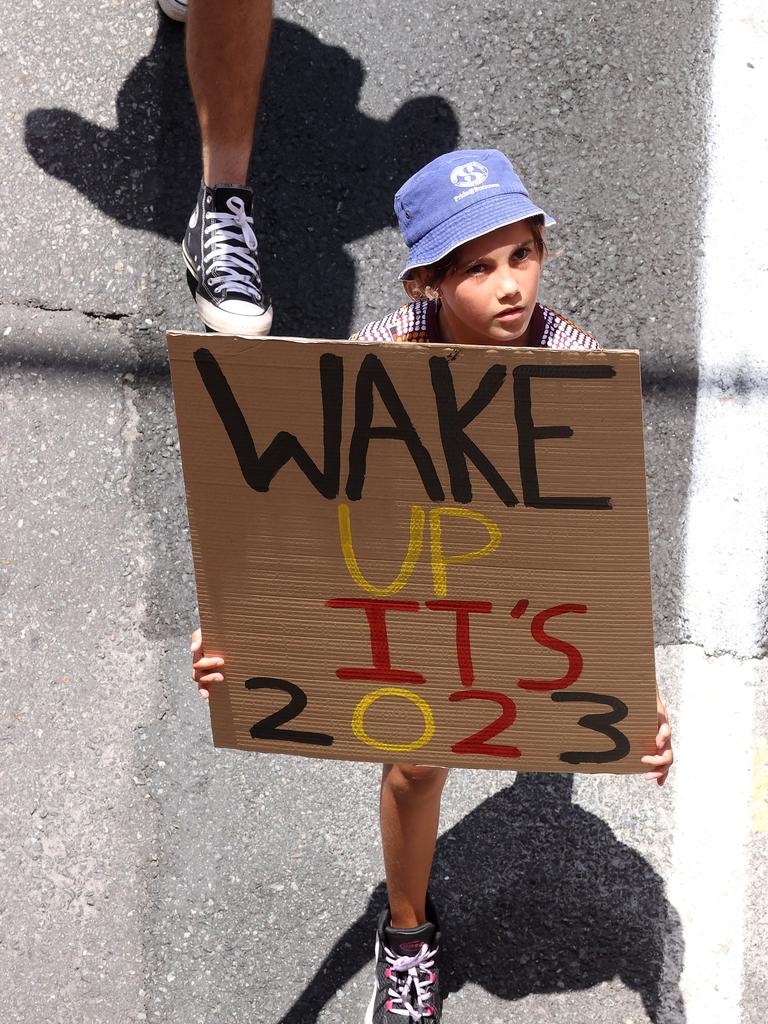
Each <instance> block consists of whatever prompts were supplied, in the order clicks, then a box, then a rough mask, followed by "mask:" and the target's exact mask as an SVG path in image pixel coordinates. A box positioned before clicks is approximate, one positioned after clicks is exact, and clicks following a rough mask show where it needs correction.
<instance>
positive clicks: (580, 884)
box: [279, 774, 685, 1024]
mask: <svg viewBox="0 0 768 1024" xmlns="http://www.w3.org/2000/svg"><path fill="white" fill-rule="evenodd" d="M449 786H450V780H449ZM572 787H573V778H572V776H569V775H539V774H520V775H518V776H517V780H516V782H515V783H514V785H512V786H509V787H508V788H506V789H503V790H501V791H500V792H499V793H496V794H495V795H494V796H492V797H489V798H488V799H487V800H485V801H484V802H483V803H482V804H480V806H479V807H477V808H475V810H473V811H472V812H471V813H470V814H468V815H467V816H466V817H465V818H464V819H463V820H462V821H461V822H459V824H458V825H456V826H455V827H454V828H452V829H450V831H448V832H446V833H445V834H444V835H442V836H441V837H440V839H439V840H438V844H437V853H436V857H435V865H434V869H433V874H432V877H433V879H434V884H433V886H432V892H433V894H434V897H435V902H436V904H437V906H438V908H441V910H442V915H443V918H444V920H443V926H444V932H445V947H446V948H445V955H446V963H445V972H444V978H445V989H446V994H447V995H450V993H451V992H457V991H459V990H460V989H461V988H462V987H463V986H464V985H465V984H466V983H467V982H471V983H472V984H474V985H479V986H481V987H482V988H484V989H486V991H488V992H490V993H492V994H493V995H494V996H497V997H498V998H500V999H508V1000H516V999H522V998H524V997H525V996H528V995H531V994H540V993H548V992H549V993H553V992H564V991H567V990H570V991H576V990H581V989H588V988H591V987H593V986H594V985H598V984H599V983H600V982H604V981H608V980H610V979H612V978H616V977H618V978H620V979H621V980H622V982H623V983H624V984H625V985H627V986H628V987H629V988H631V989H633V990H635V991H636V992H637V993H638V994H639V995H640V997H641V999H642V1001H643V1005H644V1007H645V1009H646V1012H647V1014H648V1017H649V1019H650V1020H651V1021H653V1022H654V1024H684V1021H685V1011H684V1007H683V1001H682V996H681V994H680V989H679V978H680V972H681V969H682V959H683V938H682V931H681V925H680V920H679V918H678V916H677V913H676V911H675V909H674V907H672V906H671V904H669V903H668V902H667V900H666V898H665V895H664V885H663V882H662V879H661V878H660V877H659V876H658V875H657V874H656V872H655V871H654V870H653V869H652V868H651V867H650V865H649V864H648V862H647V861H645V860H644V859H643V858H642V857H641V856H640V855H639V854H638V853H636V852H635V851H634V850H632V849H630V847H628V846H625V845H624V844H623V843H620V842H619V841H618V840H617V839H616V838H615V836H614V835H613V833H612V832H611V830H610V829H609V828H608V826H607V825H606V824H605V823H604V822H603V821H601V820H600V819H599V818H597V817H596V816H595V815H594V814H590V813H589V812H588V811H585V810H583V809H582V808H581V807H579V806H578V805H576V804H574V803H572V801H571V793H572ZM385 898H386V897H385V888H384V884H383V883H381V884H379V886H377V888H376V890H375V891H374V893H373V895H372V897H371V900H370V902H369V904H368V906H367V908H366V909H365V911H364V912H363V913H362V914H361V915H360V917H359V918H358V919H357V920H356V921H355V922H354V923H353V924H352V925H350V927H349V928H348V930H347V931H346V932H345V933H344V934H343V935H342V936H340V938H339V939H338V940H337V941H336V943H335V944H334V946H333V949H331V951H330V952H329V953H328V955H327V956H326V958H325V960H324V961H323V963H322V964H321V965H320V967H319V968H318V970H317V973H316V974H315V977H314V978H313V979H312V980H311V981H310V982H309V984H308V985H307V987H306V988H305V989H304V991H303V992H302V994H301V996H300V997H299V998H298V999H297V1000H296V1002H295V1003H294V1005H293V1006H292V1007H291V1008H290V1010H289V1011H288V1012H287V1013H286V1014H285V1015H284V1016H283V1017H282V1018H281V1020H280V1022H279V1024H310V1022H314V1021H316V1020H317V1018H318V1015H319V1013H320V1011H321V1010H322V1008H323V1007H324V1006H325V1005H326V1003H328V1002H329V1000H330V999H332V998H333V996H334V995H335V994H336V992H337V991H338V990H339V989H340V988H341V987H343V986H344V985H345V984H346V983H347V982H348V981H349V980H350V978H351V977H352V976H353V975H354V974H355V973H356V972H357V971H359V970H360V969H361V968H362V967H364V966H365V964H366V963H367V962H368V961H369V960H370V959H371V956H372V952H373V936H374V931H375V921H376V915H377V914H378V912H379V910H380V909H381V908H382V907H383V906H384V901H385Z"/></svg>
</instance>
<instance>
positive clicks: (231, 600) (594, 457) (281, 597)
mask: <svg viewBox="0 0 768 1024" xmlns="http://www.w3.org/2000/svg"><path fill="white" fill-rule="evenodd" d="M168 345H169V350H170V359H171V370H172V377H173V390H174V395H175V400H176V413H177V418H178V424H179V437H180V441H181V454H182V462H183V467H184V478H185V483H186V493H187V503H188V508H189V524H190V535H191V540H192V551H193V555H194V561H195V572H196V577H197V588H198V598H199V606H200V619H201V624H202V630H203V640H204V645H205V650H206V653H209V654H213V653H215V654H220V655H222V656H223V657H224V658H225V659H226V666H225V679H226V681H225V683H223V684H218V685H215V684H214V685H213V686H211V702H210V707H211V722H212V728H213V738H214V743H215V744H216V745H217V746H222V747H235V748H237V749H240V750H263V751H270V752H272V753H287V754H302V755H306V756H309V757H329V758H339V759H347V760H353V761H384V762H389V761H407V762H413V763H421V764H435V765H445V766H453V765H463V766H472V767H477V768H496V769H514V770H524V771H525V770H529V771H581V772H596V771H609V772H622V773H625V772H640V771H644V770H645V769H644V767H643V765H641V763H640V758H641V756H642V755H643V754H647V753H653V752H654V744H653V740H654V736H655V733H656V705H655V675H654V656H653V634H652V622H651V591H650V567H649V555H648V531H647V511H646V492H645V468H644V457H643V431H642V411H641V394H640V373H639V357H638V354H637V352H629V351H621V352H618V351H603V352H581V351H574V352H568V351H560V352H558V351H553V350H546V349H521V348H517V349H516V348H487V347H480V346H458V347H449V346H443V345H416V344H375V345H372V344H367V343H363V342H335V341H306V340H302V339H278V338H269V339H263V340H256V341H254V340H242V339H236V338H227V337H220V336H216V335H207V336H206V335H184V334H175V333H172V334H169V336H168Z"/></svg>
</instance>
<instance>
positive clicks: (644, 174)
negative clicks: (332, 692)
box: [0, 0, 768, 1024]
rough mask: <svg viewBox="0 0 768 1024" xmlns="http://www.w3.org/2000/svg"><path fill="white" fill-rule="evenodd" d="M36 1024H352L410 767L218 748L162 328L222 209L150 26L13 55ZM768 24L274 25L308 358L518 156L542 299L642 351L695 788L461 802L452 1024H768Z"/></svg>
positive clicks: (53, 34)
mask: <svg viewBox="0 0 768 1024" xmlns="http://www.w3.org/2000/svg"><path fill="white" fill-rule="evenodd" d="M0 54H1V56H2V63H1V64H0V68H1V69H2V70H1V71H0V74H1V75H2V93H3V97H4V104H3V108H4V118H3V121H2V124H0V140H1V141H0V145H1V146H2V157H3V172H4V173H3V180H4V187H3V192H2V197H1V199H0V203H1V208H2V232H0V246H2V258H1V259H0V344H1V346H2V347H1V348H0V523H1V525H2V532H1V533H0V599H1V601H0V636H1V637H2V652H3V660H4V663H5V667H4V670H3V672H2V707H3V715H2V724H1V727H0V729H1V731H0V738H1V740H2V742H1V743H0V763H1V764H2V779H3V800H2V804H1V805H0V814H1V815H2V834H1V837H0V858H1V863H2V887H3V895H2V899H0V944H1V945H0V954H1V955H0V991H2V993H3V1003H4V1005H3V1009H2V1012H1V1013H0V1016H1V1017H2V1019H3V1020H4V1021H7V1022H8V1024H70V1022H75V1021H76V1022H78V1024H128V1022H134V1021H136V1022H138V1021H150V1022H158V1024H211V1022H217V1024H220V1022H227V1024H240V1022H245V1021H254V1022H257V1024H300V1022H309V1021H317V1022H320V1024H330V1022H331V1021H333V1022H334V1024H347V1022H349V1024H352V1022H360V1021H361V1020H362V1014H363V1010H364V1007H365V1004H366V1002H367V998H368V993H369V973H370V962H369V958H370V955H371V952H372V945H373V931H372V925H373V920H374V916H375V912H376V910H377V908H378V907H380V906H381V905H382V900H383V886H382V877H383V873H382V863H381V857H380V851H379V846H378V836H377V825H376V810H377V784H378V770H377V768H376V767H375V766H370V765H367V766H366V765H351V764H343V763H334V762H327V761H313V760H308V759H302V758H279V757H268V756H264V755H246V754H242V753H236V752H230V751H217V750H214V749H213V748H212V746H211V742H210V730H209V724H208V721H207V713H206V710H205V707H204V705H202V704H201V702H199V701H198V699H197V697H196V694H195V692H194V687H193V685H192V683H191V682H190V680H189V654H188V644H187V641H188V635H189V632H190V629H191V628H192V626H193V625H194V624H195V621H196V618H195V616H196V612H195V593H194V586H193V581H192V570H191V561H190V555H189V545H188V534H187V529H186V512H185V506H184V501H183V489H182V483H181V474H180V465H179V455H178V447H177V443H176V429H175V419H174V415H173V407H172V401H171V393H170V381H169V374H168V366H167V360H166V355H165V341H164V331H165V330H166V328H176V329H197V326H198V325H197V321H196V319H195V316H194V311H193V308H192V306H191V303H190V300H189V296H188V293H187V291H186V288H185V284H184V278H183V268H182V261H181V256H180V250H179V241H180V238H181V235H182V231H183V227H184V224H185V221H186V218H187V217H188V215H189V212H190V210H191V207H192V204H193V202H194V196H195V192H196V188H197V183H198V181H199V176H200V163H199V156H198V137H197V129H196V124H195V121H194V116H193V111H192V107H191V102H190V98H189V92H188V88H187V85H186V80H185V72H184V65H183V29H182V28H180V27H179V26H177V25H174V24H172V23H170V22H168V21H165V20H164V19H163V18H162V17H160V16H159V15H158V13H157V11H156V9H155V7H154V6H153V5H152V3H150V0H103V2H102V3H100V4H98V5H92V4H86V3H85V2H84V0H61V2H59V3H57V4H55V5H51V4H47V3H46V4H44V3H43V2H42V0H30V2H29V3H28V4H24V5H15V6H12V5H6V9H5V10H4V12H3V18H2V25H1V26H0ZM767 93H768V20H767V19H766V11H765V6H764V4H762V3H761V2H760V0H722V2H721V3H720V5H718V4H717V3H715V2H714V0H669V2H666V3H660V2H656V3H650V4H645V5H637V4H630V3H626V2H620V3H609V2H607V0H598V2H588V0H580V2H578V3H556V2H554V0H541V2H539V3H533V4H522V3H520V2H512V3H503V4H502V3H488V4H486V5H478V4H467V3H465V4H459V3H456V2H451V0H428V2H425V3H422V4H411V3H406V2H404V0H392V2H391V3H389V4H386V5H382V4H380V3H375V2H373V0H358V2H357V3H355V4H345V3H331V2H329V0H316V2H312V3H310V2H307V3H305V4H297V3H292V2H291V3H289V2H282V3H277V5H276V22H275V27H274V34H273V39H272V48H271V56H270V65H269V69H268V73H267V79H266V85H265V89H264V95H263V111H262V114H261V117H260V120H259V127H258V133H257V140H256V149H255V159H254V162H253V168H252V180H253V183H254V185H255V187H256V189H257V194H258V207H259V221H258V234H259V239H260V243H261V248H262V254H263V270H264V274H265V278H266V280H267V283H268V286H269V288H270V290H271V292H272V295H273V297H274V303H275V309H276V320H275V328H274V330H275V333H279V334H292V335H300V336H320V337H345V336H346V335H347V334H348V333H349V331H350V330H351V329H352V328H353V327H354V326H356V325H358V324H359V323H361V322H363V321H365V320H368V319H371V318H372V317H373V316H375V315H377V314H383V313H384V312H386V311H388V310H389V309H390V308H392V307H393V305H394V304H395V303H396V302H397V301H399V296H400V292H399V286H398V285H397V282H396V276H397V271H398V268H399V266H400V262H401V258H402V248H401V243H400V241H399V236H398V234H397V231H396V228H395V226H394V222H393V217H392V214H391V199H392V194H393V192H394V190H395V188H396V187H397V186H398V185H399V184H400V183H401V182H402V181H403V180H404V179H405V177H407V175H408V174H410V173H411V172H412V171H413V170H414V169H415V168H416V167H418V166H419V165H420V164H422V163H423V162H424V161H425V160H427V159H428V158H430V157H431V156H433V155H436V154H437V153H438V152H441V151H445V150H448V149H451V148H455V147H458V146H463V147H476V146H477V147H479V146H484V147H485V146H488V147H491V146H492V147H497V148H500V149H502V150H503V151H505V152H506V153H507V154H508V155H509V156H510V158H511V159H512V161H513V163H514V164H515V165H516V166H517V167H519V169H520V170H521V172H522V174H523V178H524V180H525V181H526V183H528V184H529V186H530V188H531V191H532V193H533V195H534V197H535V198H536V199H537V200H538V201H539V202H540V203H541V204H542V205H543V206H544V208H546V209H548V210H552V212H553V213H554V214H555V216H556V218H557V221H558V225H557V227H556V228H555V229H554V231H553V234H552V238H551V240H552V242H553V243H554V247H555V248H557V249H558V250H559V251H560V253H561V255H560V256H559V257H558V258H557V259H556V260H552V262H551V263H550V264H549V265H548V267H547V269H546V273H545V285H544V298H545V300H546V301H548V302H550V303H551V304H552V305H553V306H555V308H557V309H559V310H561V311H562V312H563V313H564V314H565V315H566V316H568V317H569V318H571V319H573V320H575V321H576V322H577V323H580V324H583V325H584V326H585V327H587V328H588V329H589V330H591V331H592V332H593V333H594V334H596V335H597V336H598V337H599V338H600V339H601V340H602V341H603V342H604V344H606V345H607V346H609V347H628V348H639V349H640V350H641V352H642V361H643V381H644V395H645V417H646V445H647V467H648V484H649V501H650V525H651V543H652V558H653V584H654V601H655V628H656V643H657V664H658V674H659V679H660V681H661V685H662V689H663V691H664V694H665V697H666V698H667V700H668V703H669V705H670V710H671V712H672V715H673V721H674V727H675V741H676V755H677V761H678V763H677V764H676V766H675V768H674V771H673V775H672V777H671V779H670V782H669V784H668V786H666V787H665V788H664V789H661V790H658V789H657V787H655V786H649V785H647V784H644V783H642V782H641V781H639V780H638V779H636V778H632V777H630V778H613V777H603V778H592V777H586V776H576V777H575V778H570V777H567V776H556V775H552V776H538V775H525V776H524V775H520V776H519V777H515V775H514V774H512V773H509V774H503V773H495V772H481V771H461V772H458V771H457V772H454V773H452V775H451V777H450V780H449V783H448V787H447V790H446V796H445V799H444V813H443V819H442V823H441V836H440V839H439V843H438V853H437V860H436V865H435V872H434V891H435V898H436V900H437V902H438V903H439V904H440V906H441V907H442V908H443V914H444V916H445V919H446V931H447V933H448V940H447V952H446V957H447V978H448V988H449V989H450V994H449V997H448V999H447V1002H446V1007H445V1020H446V1022H448V1021H451V1020H455V1021H459V1020H464V1021H469V1022H471V1024H477V1022H480V1021H483V1022H489V1024H500V1022H516V1021H520V1022H522V1021H525V1022H526V1024H531V1022H535V1024H538V1022H541V1024H543V1022H547V1024H561V1022H562V1024H565V1022H569V1024H583V1022H585V1021H587V1020H589V1021H592V1022H595V1024H609V1022H610V1024H640V1022H645V1021H653V1022H656V1024H683V1022H686V1024H757V1022H761V1024H762V1022H763V1021H765V1020H766V1018H767V1017H768V995H766V992H768V986H766V980H768V979H766V973H767V972H768V965H767V964H766V954H765V950H766V948H768V946H767V944H766V935H765V921H766V920H768V896H766V893H767V892H768V885H766V881H767V874H768V804H767V803H766V800H767V798H768V738H767V737H768V708H767V706H766V704H767V701H766V695H765V692H766V691H765V688H766V682H767V680H766V669H765V660H764V659H765V654H766V615H765V612H766V603H765V594H766V523H767V522H768V518H767V513H768V465H767V464H766V463H767V462H768V459H767V457H766V446H765V437H766V430H767V429H768V408H767V407H766V406H767V402H766V384H767V382H768V374H767V371H768V356H766V345H765V342H766V337H765V327H764V313H763V310H762V308H761V307H759V306H758V297H759V296H760V295H761V294H762V295H763V296H764V295H765V294H766V285H768V263H767V262H766V256H765V253H766V251H768V202H767V201H766V198H765V197H766V194H768V190H767V187H768V174H767V173H766V169H765V168H766V166H768V159H767V157H768V151H767V147H766V119H765V115H764V97H765V95H766V94H767Z"/></svg>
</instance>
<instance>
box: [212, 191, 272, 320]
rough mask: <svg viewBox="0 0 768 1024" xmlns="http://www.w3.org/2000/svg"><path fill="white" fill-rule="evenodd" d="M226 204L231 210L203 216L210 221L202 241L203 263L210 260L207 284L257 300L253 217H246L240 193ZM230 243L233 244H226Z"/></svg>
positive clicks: (231, 197) (257, 281)
mask: <svg viewBox="0 0 768 1024" xmlns="http://www.w3.org/2000/svg"><path fill="white" fill-rule="evenodd" d="M227 206H228V207H229V209H230V210H231V211H232V212H231V213H206V215H205V219H206V220H208V221H210V222H211V223H210V224H207V225H206V227H205V231H204V236H206V237H205V238H204V241H203V262H204V263H210V267H209V268H208V272H209V274H210V275H211V276H209V278H208V283H209V284H210V286H211V287H212V288H213V290H214V291H215V292H217V293H218V294H219V295H220V294H221V293H222V292H224V291H227V292H240V293H241V294H243V295H248V296H249V297H250V298H252V299H255V300H256V301H257V302H261V300H262V298H263V296H262V292H261V288H260V287H259V282H260V277H259V265H258V263H257V262H256V248H257V243H256V235H254V233H253V228H252V226H251V225H252V224H253V218H252V217H248V216H246V213H245V203H244V202H243V200H242V199H241V198H240V196H230V198H229V199H228V200H227ZM230 242H235V243H237V244H236V245H230V244H228V243H230ZM243 243H245V246H244V245H243ZM206 249H210V252H206V251H205V250H206Z"/></svg>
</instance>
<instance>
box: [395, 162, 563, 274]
mask: <svg viewBox="0 0 768 1024" xmlns="http://www.w3.org/2000/svg"><path fill="white" fill-rule="evenodd" d="M395 213H396V214H397V220H398V223H399V224H400V230H401V232H402V234H403V238H404V239H405V244H406V245H407V246H408V250H409V251H408V262H407V263H406V265H405V267H404V268H403V271H402V273H401V274H400V280H401V281H407V280H409V279H410V278H411V276H412V273H411V272H412V270H413V268H414V267H423V266H429V264H430V263H437V261H438V260H441V259H442V258H443V256H447V255H448V253H449V252H451V250H453V249H455V248H457V246H459V245H463V244H464V242H469V241H471V239H473V238H479V237H480V235H485V234H487V233H488V232H489V231H494V230H495V229H496V228H500V227H504V225H505V224H514V223H516V222H517V221H519V220H525V219H526V218H527V217H535V216H537V215H538V216H541V217H543V218H544V225H545V226H546V227H550V226H551V225H552V224H554V223H555V221H554V220H553V218H552V217H550V216H549V214H547V213H544V211H543V210H541V209H539V207H538V206H536V204H535V203H533V202H531V200H530V198H529V196H528V193H527V191H526V189H525V186H524V185H523V183H522V181H520V179H519V178H518V176H517V174H516V173H515V171H514V168H513V167H512V164H511V163H510V162H509V160H507V158H506V157H505V156H504V154H503V153H500V152H499V151H498V149H459V150H456V151H455V152H453V153H445V154H443V156H439V157H437V159H436V160H433V161H432V162H431V163H428V164H427V165H426V167H422V168H421V170H420V171H417V172H416V173H415V174H414V175H413V177H411V178H409V179H408V181H406V183H405V184H404V185H403V186H402V188H401V189H400V190H399V191H398V192H397V195H396V196H395Z"/></svg>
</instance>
